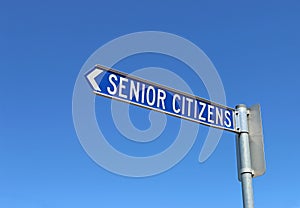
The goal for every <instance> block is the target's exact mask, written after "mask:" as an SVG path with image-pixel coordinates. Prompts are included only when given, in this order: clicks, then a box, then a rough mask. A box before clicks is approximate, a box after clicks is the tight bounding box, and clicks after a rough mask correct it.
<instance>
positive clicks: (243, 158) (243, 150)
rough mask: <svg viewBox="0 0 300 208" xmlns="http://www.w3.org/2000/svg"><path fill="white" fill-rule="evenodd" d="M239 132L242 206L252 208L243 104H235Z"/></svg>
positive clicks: (238, 145)
mask: <svg viewBox="0 0 300 208" xmlns="http://www.w3.org/2000/svg"><path fill="white" fill-rule="evenodd" d="M236 109H237V118H238V121H239V124H237V125H238V126H239V128H240V133H239V135H238V136H237V148H238V153H239V154H238V157H239V158H238V162H239V163H240V166H239V167H240V170H239V174H240V178H241V182H242V194H243V205H244V208H254V199H253V188H252V173H253V171H252V168H251V156H250V146H249V131H248V119H247V115H248V112H247V111H248V110H247V107H246V106H245V105H238V106H236Z"/></svg>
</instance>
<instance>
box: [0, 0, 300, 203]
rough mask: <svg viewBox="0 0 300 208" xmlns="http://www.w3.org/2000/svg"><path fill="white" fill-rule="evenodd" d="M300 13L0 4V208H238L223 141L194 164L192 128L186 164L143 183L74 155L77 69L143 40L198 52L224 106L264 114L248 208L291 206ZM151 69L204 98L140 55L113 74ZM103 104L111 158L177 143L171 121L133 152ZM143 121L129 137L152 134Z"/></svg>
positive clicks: (258, 8) (229, 144)
mask: <svg viewBox="0 0 300 208" xmlns="http://www.w3.org/2000/svg"><path fill="white" fill-rule="evenodd" d="M299 11H300V3H299V2H298V1H296V0H295V1H290V0H288V1H251V2H247V3H245V2H242V1H214V0H213V1H191V0H188V1H171V0H166V1H156V0H152V1H114V0H112V1H48V2H43V1H33V0H28V1H3V2H1V6H0V23H1V24H0V60H1V61H0V69H1V76H0V93H1V102H0V167H1V168H0V207H3V208H4V207H5V208H19V207H20V208H21V207H22V208H35V207H37V208H38V207H46V208H50V207H51V208H60V207H61V208H62V207H74V208H77V207H91V208H96V207H131V208H133V207H230V208H237V207H241V206H242V197H241V187H240V183H239V181H238V180H237V170H236V155H235V136H234V134H232V133H228V132H225V133H224V134H223V136H222V137H221V140H220V142H219V144H218V146H217V148H216V150H215V152H214V153H213V154H212V155H211V156H210V157H209V159H208V160H207V161H205V162H204V163H199V162H198V156H199V153H200V151H201V148H202V146H203V143H204V140H205V138H206V133H207V131H208V127H204V126H201V127H200V131H199V132H200V133H199V134H198V136H197V138H196V141H195V143H194V145H193V147H192V149H191V150H190V151H189V152H188V154H187V155H186V157H184V159H183V160H181V161H180V162H179V163H178V164H177V165H175V166H174V167H173V168H171V169H170V170H168V171H166V172H164V173H162V174H159V175H155V176H152V177H146V178H130V177H124V176H119V175H116V174H113V173H111V172H109V171H107V170H105V169H103V168H102V167H101V166H99V165H97V164H96V163H95V162H94V161H93V160H92V159H91V158H90V157H89V156H88V155H87V153H86V152H85V151H84V149H83V148H82V146H81V144H80V142H79V140H78V137H77V134H76V131H75V128H74V125H73V118H72V96H73V89H74V85H75V82H76V79H77V76H78V74H79V72H80V70H81V68H82V66H83V65H84V63H85V62H86V60H87V59H88V58H89V57H90V55H91V54H92V53H93V52H94V51H96V50H97V49H98V48H99V47H101V46H102V45H103V44H105V43H107V42H108V41H111V40H113V39H115V38H117V37H119V36H122V35H126V34H128V33H133V32H139V31H149V30H151V31H163V32H168V33H173V34H176V35H179V36H181V37H184V38H186V39H188V40H189V41H191V42H193V43H194V44H195V45H197V46H198V47H199V48H201V49H202V50H203V51H204V52H205V53H206V54H207V56H208V57H209V58H210V60H211V61H212V62H213V64H214V66H215V67H216V69H217V71H218V73H219V75H220V78H221V80H222V82H223V85H224V90H225V92H226V99H227V105H228V106H230V107H234V106H235V105H237V104H239V103H245V104H247V105H248V106H251V105H252V104H256V103H260V104H261V106H262V116H263V127H264V137H265V153H266V161H267V172H266V174H265V175H264V176H261V177H258V178H255V179H254V180H253V185H254V195H255V205H256V207H272V208H281V207H284V208H297V207H300V189H299V187H300V179H299V177H298V173H299V171H300V166H299V158H300V151H299V148H300V142H299V136H298V132H297V131H298V129H299V110H297V109H298V107H297V105H298V104H299V102H300V96H299V89H300V84H299V83H300V82H299V81H298V79H299V69H300V62H299V60H300V55H299V48H300V28H299V25H300V23H299V22H300V13H299ZM174 50H176V49H174ZM169 58H170V57H169ZM170 60H171V58H170ZM159 63H161V65H160V64H159ZM100 64H101V63H100ZM150 66H157V67H165V68H168V70H170V71H172V72H174V73H177V74H178V75H179V76H180V77H182V79H184V80H186V81H187V82H188V83H189V84H190V86H191V88H192V89H193V91H194V92H195V94H196V95H198V96H200V97H205V98H209V97H207V92H206V91H205V89H203V88H204V85H203V84H201V80H194V79H193V76H192V75H191V74H190V72H189V71H188V69H186V70H187V71H184V72H183V71H182V69H180V66H181V65H180V63H179V64H176V63H175V61H174V60H173V61H172V60H171V61H169V62H168V57H163V56H151V54H150V55H149V54H148V55H147V54H145V55H144V56H136V57H132V58H131V59H130V58H128V59H126V60H124V61H123V62H120V63H119V64H117V65H116V66H115V68H117V69H118V70H120V71H123V72H126V73H131V72H133V71H134V70H137V69H138V68H143V67H150ZM197 86H198V88H197ZM109 102H110V100H108V99H106V98H100V97H97V98H96V105H95V108H96V114H97V119H98V123H99V128H103V131H105V134H106V138H107V139H111V141H110V142H111V144H112V145H114V146H115V148H119V149H120V151H123V152H130V153H131V154H133V155H135V156H140V155H143V154H146V155H149V154H151V153H157V152H160V151H162V150H163V149H164V148H166V147H167V146H168V145H170V144H171V143H172V141H173V140H172V139H174V138H175V136H174V135H176V131H178V127H177V126H178V122H179V121H178V120H179V119H177V118H170V117H169V116H168V117H167V119H168V121H170V122H171V123H170V124H167V125H170V126H167V128H166V132H164V133H163V134H162V135H161V137H160V138H159V140H158V141H155V142H156V143H152V145H151V144H150V146H148V147H147V144H141V145H140V146H135V145H133V146H130V144H128V143H125V142H124V140H125V138H123V137H122V136H121V134H119V133H118V132H116V130H115V129H116V128H115V127H114V126H113V122H112V119H111V117H110V114H109V113H107V112H108V111H106V110H110V108H109V107H107V106H109V105H108V104H109ZM103 106H104V107H103ZM135 112H138V113H139V116H137V115H136V113H135ZM102 113H103V114H104V115H105V113H106V114H107V117H105V118H104V119H105V120H104V122H103V116H102V115H103V114H102ZM147 114H148V111H146V110H138V109H132V112H131V116H132V122H133V123H134V124H135V125H136V127H137V128H139V129H147V128H148V127H149V121H148V117H147ZM101 116H102V117H101ZM101 119H102V122H101ZM103 123H104V124H103ZM101 125H102V126H101ZM174 132H175V133H174ZM187 136H188V135H187ZM159 142H161V145H159ZM143 145H146V146H143ZM148 145H149V144H148ZM141 150H143V151H141Z"/></svg>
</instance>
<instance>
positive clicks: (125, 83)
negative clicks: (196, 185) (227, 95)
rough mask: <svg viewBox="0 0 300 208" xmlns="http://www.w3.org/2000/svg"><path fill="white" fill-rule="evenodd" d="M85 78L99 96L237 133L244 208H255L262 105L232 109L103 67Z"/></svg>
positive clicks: (261, 168)
mask: <svg viewBox="0 0 300 208" xmlns="http://www.w3.org/2000/svg"><path fill="white" fill-rule="evenodd" d="M85 76H86V79H87V80H88V83H89V84H90V86H91V88H92V89H93V92H94V93H95V94H97V95H101V96H104V97H108V98H111V99H116V100H119V101H123V102H126V103H129V104H133V105H136V106H140V107H143V108H147V109H150V110H155V111H158V112H161V113H165V114H168V115H171V116H175V117H179V118H182V119H186V120H189V121H192V122H196V123H199V124H204V125H207V126H211V127H214V128H219V129H223V130H227V131H231V132H234V133H236V152H237V166H238V178H239V180H240V181H241V183H242V194H243V205H244V208H253V207H254V199H253V188H252V178H253V177H257V176H261V175H263V174H264V173H265V171H266V162H265V156H264V155H265V153H264V145H263V132H262V121H261V113H260V106H259V105H254V106H252V107H250V108H247V107H246V105H243V104H240V105H237V106H236V109H233V108H229V107H226V106H224V105H220V104H217V103H214V102H211V101H209V100H206V99H203V98H200V97H196V96H194V95H190V94H187V93H184V92H180V91H178V90H175V89H171V88H169V87H166V86H163V85H160V84H157V83H154V82H150V81H147V80H144V79H141V78H138V77H135V76H132V75H128V74H125V73H122V72H119V71H116V70H114V69H110V68H107V67H104V66H101V65H96V66H95V67H94V68H93V69H92V70H91V71H89V72H88V73H87V74H86V75H85Z"/></svg>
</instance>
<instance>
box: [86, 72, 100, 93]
mask: <svg viewBox="0 0 300 208" xmlns="http://www.w3.org/2000/svg"><path fill="white" fill-rule="evenodd" d="M102 72H103V70H101V69H98V68H95V69H94V70H93V71H91V72H90V73H89V74H87V75H86V78H87V80H88V81H89V83H90V84H91V86H92V87H93V89H94V90H95V91H98V92H100V91H101V89H100V87H99V85H98V83H97V82H96V80H95V78H96V77H97V76H98V75H99V74H101V73H102Z"/></svg>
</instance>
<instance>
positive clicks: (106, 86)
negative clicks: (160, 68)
mask: <svg viewBox="0 0 300 208" xmlns="http://www.w3.org/2000/svg"><path fill="white" fill-rule="evenodd" d="M86 78H87V80H88V82H89V84H90V85H91V87H92V89H93V90H94V93H96V94H97V95H101V96H104V97H108V98H112V99H117V100H120V101H123V102H127V103H130V104H133V105H137V106H140V107H143V108H147V109H150V110H155V111H158V112H161V113H165V114H168V115H172V116H176V117H179V118H183V119H186V120H189V121H193V122H196V123H200V124H204V125H207V126H211V127H215V128H220V129H224V130H228V131H233V132H236V129H235V119H234V112H235V110H234V109H232V108H229V107H226V106H223V105H220V104H217V103H213V102H211V101H208V100H205V99H203V98H199V97H196V96H194V95H190V94H187V93H184V92H180V91H177V90H174V89H171V88H169V87H165V86H162V85H159V84H156V83H153V82H150V81H147V80H144V79H141V78H138V77H135V76H131V75H128V74H125V73H122V72H119V71H116V70H113V69H110V68H106V67H103V66H100V65H96V66H95V67H94V68H93V69H92V70H91V71H90V72H88V73H87V74H86Z"/></svg>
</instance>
